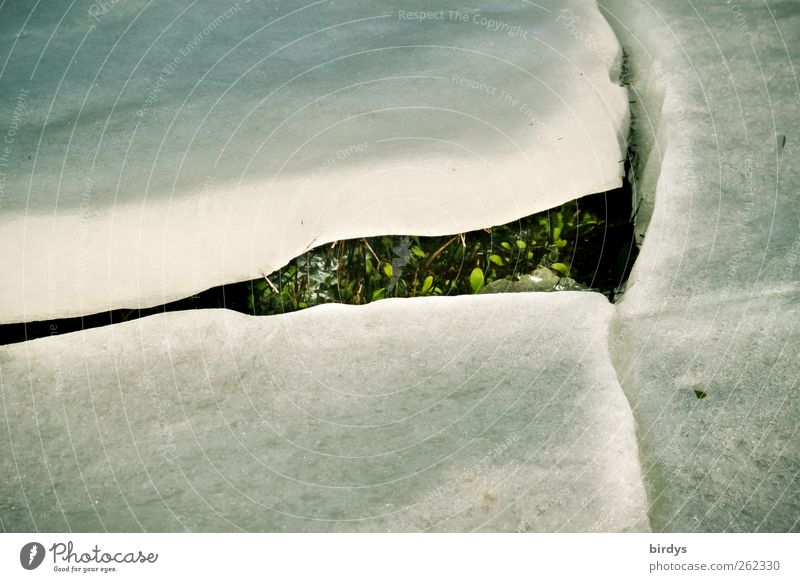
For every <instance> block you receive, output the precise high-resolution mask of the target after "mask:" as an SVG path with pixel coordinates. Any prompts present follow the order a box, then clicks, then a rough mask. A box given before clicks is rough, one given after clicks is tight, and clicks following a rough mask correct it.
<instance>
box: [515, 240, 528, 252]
mask: <svg viewBox="0 0 800 582" xmlns="http://www.w3.org/2000/svg"><path fill="white" fill-rule="evenodd" d="M527 246H528V245H526V244H525V241H524V240H517V248H518V249H519V250H521V251H524V250H525V249H526V248H527Z"/></svg>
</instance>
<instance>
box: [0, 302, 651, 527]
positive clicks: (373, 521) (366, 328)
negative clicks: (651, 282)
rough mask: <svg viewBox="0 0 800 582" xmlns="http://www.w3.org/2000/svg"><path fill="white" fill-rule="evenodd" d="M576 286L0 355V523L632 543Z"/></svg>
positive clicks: (596, 354)
mask: <svg viewBox="0 0 800 582" xmlns="http://www.w3.org/2000/svg"><path fill="white" fill-rule="evenodd" d="M612 313H613V308H612V307H611V306H610V305H609V304H608V303H607V302H606V300H605V298H604V297H602V296H601V295H599V294H595V293H581V292H574V293H573V292H565V293H545V294H535V293H531V294H508V295H485V296H462V297H450V298H424V299H406V300H385V301H380V302H377V303H374V304H371V305H368V306H364V307H352V306H341V305H326V306H321V307H317V308H313V309H310V310H307V311H303V312H297V313H293V314H287V315H282V316H275V317H260V318H259V317H248V316H244V315H240V314H235V313H232V312H228V311H224V310H216V311H204V312H178V313H170V314H165V315H159V316H154V317H148V318H145V319H141V320H138V321H135V322H131V323H125V324H119V325H114V326H110V327H106V328H98V329H94V330H89V331H85V332H81V333H79V334H69V335H65V336H61V337H50V338H45V339H41V340H35V341H30V342H26V343H24V344H19V345H15V346H7V347H4V348H0V381H1V382H2V383H1V384H0V388H1V389H2V400H1V402H2V407H3V409H2V418H4V419H6V421H7V423H8V429H7V430H6V429H5V427H4V430H3V431H0V494H1V495H2V497H0V524H1V525H2V527H3V528H4V529H6V530H9V531H19V530H34V529H39V530H48V531H49V530H53V531H65V530H75V531H94V530H104V529H109V530H117V531H138V530H147V531H154V530H159V531H173V530H193V531H198V530H202V531H209V530H211V531H218V530H258V531H417V530H446V531H470V530H491V531H496V530H499V531H629V530H646V529H647V528H648V522H647V515H646V509H647V503H646V499H645V495H644V487H643V485H642V483H641V480H640V475H641V471H640V467H639V462H638V456H637V446H636V442H635V436H634V428H633V417H632V415H631V412H630V408H629V406H628V403H627V402H626V400H625V397H624V395H623V393H622V390H621V388H620V386H619V384H617V381H616V375H615V372H614V369H613V367H612V366H611V363H610V357H609V354H608V345H607V340H608V338H607V333H608V326H609V321H610V319H611V317H612Z"/></svg>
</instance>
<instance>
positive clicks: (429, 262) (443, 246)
mask: <svg viewBox="0 0 800 582" xmlns="http://www.w3.org/2000/svg"><path fill="white" fill-rule="evenodd" d="M458 237H459V235H456V236H454V237H453V238H451V239H450V240H449V241H447V242H446V243H444V244H443V245H442V246H440V247H439V248H438V249H436V250H435V251H434V252H433V254H432V255H431V256H430V257H428V260H427V261H426V263H425V270H426V271H427V270H428V267H430V266H431V263H432V262H433V259H435V258H436V257H438V256H439V253H441V252H442V251H443V250H444V249H446V248H447V247H449V246H450V244H451V243H452V242H453V241H454V240H456V239H457V238H458Z"/></svg>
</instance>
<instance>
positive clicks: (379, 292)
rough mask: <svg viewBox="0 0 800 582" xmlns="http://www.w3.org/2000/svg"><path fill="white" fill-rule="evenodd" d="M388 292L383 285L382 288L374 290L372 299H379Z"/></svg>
mask: <svg viewBox="0 0 800 582" xmlns="http://www.w3.org/2000/svg"><path fill="white" fill-rule="evenodd" d="M385 293H386V289H384V288H383V287H381V288H380V289H375V291H373V292H372V300H373V301H377V300H378V299H383V296H384V294H385Z"/></svg>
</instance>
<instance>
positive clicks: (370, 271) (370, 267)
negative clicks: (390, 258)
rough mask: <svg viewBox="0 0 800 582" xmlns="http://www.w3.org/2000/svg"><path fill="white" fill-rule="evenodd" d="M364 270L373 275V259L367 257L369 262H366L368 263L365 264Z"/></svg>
mask: <svg viewBox="0 0 800 582" xmlns="http://www.w3.org/2000/svg"><path fill="white" fill-rule="evenodd" d="M364 269H365V270H366V271H367V275H370V274H372V271H373V268H372V259H370V258H369V257H367V260H366V262H365V263H364Z"/></svg>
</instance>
